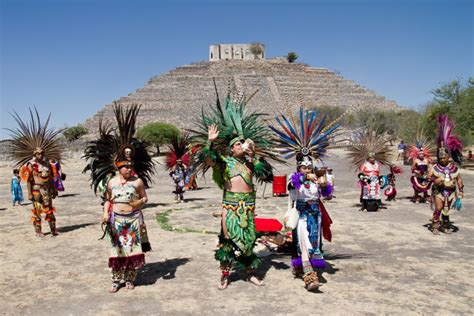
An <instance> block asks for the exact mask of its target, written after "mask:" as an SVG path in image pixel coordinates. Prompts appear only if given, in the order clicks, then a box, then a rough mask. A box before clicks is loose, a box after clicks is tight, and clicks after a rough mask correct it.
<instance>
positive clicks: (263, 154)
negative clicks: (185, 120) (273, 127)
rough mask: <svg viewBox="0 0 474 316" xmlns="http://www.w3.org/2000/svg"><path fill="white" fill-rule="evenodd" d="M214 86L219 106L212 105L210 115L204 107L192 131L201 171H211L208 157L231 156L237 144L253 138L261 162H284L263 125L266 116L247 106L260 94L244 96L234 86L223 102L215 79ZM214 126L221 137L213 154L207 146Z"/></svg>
mask: <svg viewBox="0 0 474 316" xmlns="http://www.w3.org/2000/svg"><path fill="white" fill-rule="evenodd" d="M214 87H215V91H216V102H215V104H212V105H211V106H210V107H209V110H208V111H207V112H206V111H205V110H204V108H203V109H202V112H201V117H200V119H198V120H197V121H196V122H195V124H196V126H197V128H196V129H191V130H189V131H190V132H191V133H192V134H193V136H192V137H191V142H192V143H193V145H195V146H197V152H196V155H195V160H196V161H195V164H196V168H197V170H198V171H200V172H203V173H205V172H206V171H207V170H208V169H209V166H207V165H206V163H205V158H206V157H207V156H210V157H211V159H215V158H216V156H227V155H229V153H230V149H231V147H232V145H233V144H234V143H235V142H236V141H238V140H244V139H251V140H252V141H253V142H254V144H255V149H256V150H255V154H256V158H257V159H261V160H266V159H268V160H274V161H282V160H281V158H279V157H278V156H277V154H276V153H275V152H273V145H274V144H273V141H272V132H271V131H270V129H269V128H268V127H267V126H266V124H265V123H264V122H263V117H264V116H265V114H263V113H258V112H255V111H250V110H249V109H248V108H247V103H248V102H249V101H250V99H252V97H253V96H254V95H255V93H256V92H257V91H256V92H255V93H253V94H251V95H250V96H246V95H245V94H243V93H238V92H237V90H236V88H235V86H233V87H232V88H229V89H228V92H227V95H226V97H225V98H224V100H222V101H221V99H220V97H219V93H218V91H217V85H216V82H215V80H214ZM213 124H215V125H217V127H218V130H219V135H218V138H217V140H216V141H215V142H213V150H212V152H209V150H208V146H207V145H208V129H209V126H211V125H213Z"/></svg>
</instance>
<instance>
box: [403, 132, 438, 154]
mask: <svg viewBox="0 0 474 316" xmlns="http://www.w3.org/2000/svg"><path fill="white" fill-rule="evenodd" d="M432 151H433V143H432V142H431V141H430V140H429V139H428V138H427V137H426V136H425V134H424V132H423V130H421V129H420V130H417V132H416V140H415V143H414V144H412V145H410V146H409V147H408V157H409V158H410V159H411V160H412V161H413V160H415V159H416V158H418V155H419V154H420V153H421V152H422V153H423V155H424V156H425V158H427V159H428V160H429V159H431V152H432Z"/></svg>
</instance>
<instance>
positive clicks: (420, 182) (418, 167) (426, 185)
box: [410, 159, 431, 192]
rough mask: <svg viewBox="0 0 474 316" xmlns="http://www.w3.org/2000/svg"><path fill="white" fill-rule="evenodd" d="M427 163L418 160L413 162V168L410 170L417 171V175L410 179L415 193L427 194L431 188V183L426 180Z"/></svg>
mask: <svg viewBox="0 0 474 316" xmlns="http://www.w3.org/2000/svg"><path fill="white" fill-rule="evenodd" d="M427 162H428V160H426V162H425V161H422V160H420V159H417V160H415V167H414V168H412V172H413V173H415V171H418V173H417V174H415V175H413V176H412V177H411V178H410V180H411V184H412V186H413V190H415V192H427V191H428V190H429V189H430V188H431V181H430V180H429V179H428V163H427Z"/></svg>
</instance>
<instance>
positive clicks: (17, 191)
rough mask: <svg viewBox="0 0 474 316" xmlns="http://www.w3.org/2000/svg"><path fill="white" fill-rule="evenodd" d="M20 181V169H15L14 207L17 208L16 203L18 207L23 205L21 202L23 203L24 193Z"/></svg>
mask: <svg viewBox="0 0 474 316" xmlns="http://www.w3.org/2000/svg"><path fill="white" fill-rule="evenodd" d="M20 181H21V178H20V171H19V170H18V169H13V178H12V182H11V188H12V200H13V206H15V203H16V202H18V205H21V202H23V191H22V190H21V185H20Z"/></svg>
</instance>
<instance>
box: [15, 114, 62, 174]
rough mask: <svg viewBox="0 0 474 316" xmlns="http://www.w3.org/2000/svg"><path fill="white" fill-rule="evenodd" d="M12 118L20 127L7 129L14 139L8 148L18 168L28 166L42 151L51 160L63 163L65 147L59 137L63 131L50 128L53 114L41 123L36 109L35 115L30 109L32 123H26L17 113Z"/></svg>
mask: <svg viewBox="0 0 474 316" xmlns="http://www.w3.org/2000/svg"><path fill="white" fill-rule="evenodd" d="M12 117H13V118H14V119H15V121H16V122H17V123H18V125H19V127H17V128H16V129H7V130H8V131H10V135H11V137H12V139H11V140H10V141H9V142H8V145H7V146H8V152H9V154H10V155H11V156H12V158H13V159H14V160H16V165H15V166H16V167H21V166H23V165H24V164H26V163H27V162H28V161H29V160H31V159H32V158H33V155H34V154H35V153H36V152H37V151H41V152H42V153H43V155H44V156H45V157H46V158H47V159H49V160H56V161H61V153H62V148H63V146H62V145H61V143H60V140H59V137H58V136H59V134H60V133H61V132H62V130H56V131H55V130H53V129H50V128H48V124H49V120H50V118H51V114H49V115H48V118H47V119H46V122H41V119H40V116H39V113H38V110H37V109H36V108H35V115H33V111H32V110H31V109H30V122H24V121H23V120H22V119H21V117H20V116H19V115H18V113H16V112H14V114H12Z"/></svg>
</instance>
